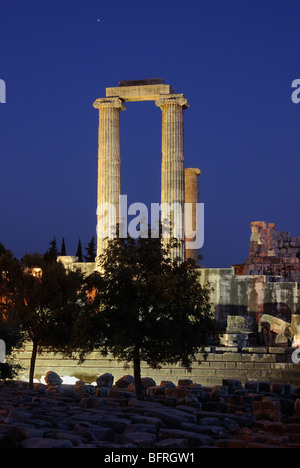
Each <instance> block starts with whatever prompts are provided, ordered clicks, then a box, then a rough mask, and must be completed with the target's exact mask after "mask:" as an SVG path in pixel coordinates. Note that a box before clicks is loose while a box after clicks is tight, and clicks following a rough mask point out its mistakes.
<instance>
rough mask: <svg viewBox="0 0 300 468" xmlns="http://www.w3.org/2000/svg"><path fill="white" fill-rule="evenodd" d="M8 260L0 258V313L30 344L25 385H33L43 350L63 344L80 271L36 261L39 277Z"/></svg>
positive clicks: (76, 301) (76, 292) (27, 268)
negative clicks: (18, 328)
mask: <svg viewBox="0 0 300 468" xmlns="http://www.w3.org/2000/svg"><path fill="white" fill-rule="evenodd" d="M26 260H27V262H28V263H29V264H30V265H31V266H30V267H24V265H23V264H22V263H21V262H19V261H18V260H16V259H15V258H13V257H12V255H7V256H1V257H0V297H5V298H6V301H5V303H4V304H0V313H1V312H3V313H5V314H6V315H7V316H8V317H10V318H11V320H12V321H13V322H14V323H15V324H18V325H19V326H20V328H21V330H22V333H23V339H24V340H26V341H31V342H32V345H33V347H32V355H31V363H30V373H29V386H30V388H32V386H33V378H34V369H35V361H36V357H37V354H38V352H41V351H42V350H43V349H59V347H60V345H61V343H66V342H67V340H68V337H69V332H70V329H71V328H72V316H73V315H72V314H73V313H75V311H76V308H77V307H80V303H79V301H78V291H79V290H80V287H81V284H82V275H81V273H80V272H78V271H75V272H71V271H67V270H65V268H64V267H63V265H62V264H61V263H49V262H47V261H46V262H45V261H44V262H43V263H41V262H39V264H38V268H39V270H40V274H38V275H36V274H35V272H34V271H33V270H34V268H33V265H34V259H32V261H30V256H29V255H27V259H26Z"/></svg>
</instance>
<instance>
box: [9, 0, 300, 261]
mask: <svg viewBox="0 0 300 468" xmlns="http://www.w3.org/2000/svg"><path fill="white" fill-rule="evenodd" d="M99 20H100V21H99ZM299 44H300V2H299V0H294V1H293V0H236V1H233V0H185V1H176V0H173V1H169V0H160V1H156V0H154V1H151V2H147V1H144V0H138V1H136V0H128V1H126V2H124V1H119V0H117V1H112V0H110V1H109V0H106V1H101V0H84V1H83V0H59V1H58V0H52V1H49V2H44V1H40V0H28V1H24V0H1V2H0V79H3V80H5V82H6V87H7V95H6V101H7V102H6V104H0V170H1V179H0V180H1V185H0V242H2V243H3V244H4V245H5V247H7V248H9V249H11V250H12V251H13V252H14V254H15V255H16V256H17V257H19V258H20V257H21V256H23V255H24V253H25V252H41V253H44V252H45V251H46V250H47V248H48V246H49V242H50V241H51V240H52V239H53V237H54V236H55V237H56V239H57V242H58V245H59V246H60V244H61V240H62V238H63V237H64V238H65V241H66V247H67V254H69V255H74V254H75V251H76V248H77V243H78V239H79V238H80V239H81V241H82V245H83V247H85V246H86V245H87V243H88V242H89V241H90V239H91V237H92V236H93V235H94V234H95V231H96V191H97V145H98V142H97V139H98V135H97V132H98V113H97V111H96V110H95V109H94V108H93V106H92V104H93V102H94V101H95V99H97V98H101V97H105V88H106V87H111V86H118V82H119V81H120V80H134V79H142V78H162V79H163V80H164V82H165V83H166V84H170V85H171V86H172V87H173V88H174V89H175V91H176V92H177V93H184V95H185V96H186V98H187V99H188V101H189V103H190V108H189V109H188V110H186V111H185V113H184V116H185V161H186V167H199V168H200V169H201V171H202V175H201V177H200V201H201V202H203V203H205V244H204V247H203V249H202V254H203V255H204V260H203V263H204V265H205V266H207V267H228V266H230V265H231V264H234V263H239V262H242V261H243V260H244V259H245V258H246V257H247V254H248V249H249V236H250V227H249V226H250V222H251V221H263V220H265V221H267V222H274V223H275V224H276V226H277V229H278V230H282V231H290V232H291V235H294V236H295V235H300V217H299V192H300V188H299V173H300V170H299V169H300V159H299V149H300V104H299V105H296V104H294V103H293V102H292V100H291V94H292V91H293V89H292V88H291V83H292V81H293V80H294V79H298V78H299V79H300V49H299ZM126 108H127V110H126V111H125V112H122V113H121V116H120V119H121V164H122V167H121V171H122V172H121V175H122V193H123V194H128V199H129V202H133V201H139V202H144V203H146V204H149V203H150V202H159V201H160V164H161V147H160V145H161V111H160V109H159V108H157V107H156V106H155V104H154V103H153V102H145V103H128V104H126Z"/></svg>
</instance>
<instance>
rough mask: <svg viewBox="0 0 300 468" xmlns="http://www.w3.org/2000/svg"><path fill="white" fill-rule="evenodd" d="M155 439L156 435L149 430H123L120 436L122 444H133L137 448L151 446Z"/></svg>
mask: <svg viewBox="0 0 300 468" xmlns="http://www.w3.org/2000/svg"><path fill="white" fill-rule="evenodd" d="M156 441H157V439H156V435H155V434H151V433H150V432H125V433H124V434H123V435H122V436H121V443H122V444H134V445H135V446H136V447H138V448H149V447H152V446H153V445H154V444H155V443H156Z"/></svg>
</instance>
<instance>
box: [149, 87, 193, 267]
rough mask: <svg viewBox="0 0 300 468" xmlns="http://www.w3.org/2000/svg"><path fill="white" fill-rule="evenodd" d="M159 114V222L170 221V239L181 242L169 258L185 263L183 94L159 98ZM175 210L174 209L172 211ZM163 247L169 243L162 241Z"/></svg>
mask: <svg viewBox="0 0 300 468" xmlns="http://www.w3.org/2000/svg"><path fill="white" fill-rule="evenodd" d="M155 104H156V105H157V107H160V109H161V110H162V164H161V220H162V225H163V226H164V223H165V221H166V220H167V219H170V214H171V222H170V235H171V237H172V236H173V237H176V238H179V239H182V242H181V245H180V246H179V247H175V248H173V249H172V251H171V258H175V257H179V258H180V260H181V261H184V260H185V241H184V201H185V186H184V183H185V181H184V124H183V111H184V110H185V109H187V108H188V107H189V105H188V102H187V99H186V98H185V97H184V96H183V94H173V95H169V96H167V97H160V98H159V99H157V100H156V101H155ZM174 208H175V209H174ZM165 241H166V243H167V242H168V239H167V238H166V239H165Z"/></svg>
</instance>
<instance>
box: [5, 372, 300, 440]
mask: <svg viewBox="0 0 300 468" xmlns="http://www.w3.org/2000/svg"><path fill="white" fill-rule="evenodd" d="M113 381H114V377H113V376H112V375H111V374H109V373H106V374H104V375H102V376H100V377H99V378H98V379H97V384H98V385H97V386H95V385H90V384H87V383H85V382H83V381H77V382H76V383H75V384H74V385H69V384H63V383H61V379H60V377H59V376H58V375H57V374H55V373H54V372H50V373H48V374H47V376H46V378H45V382H47V384H46V385H45V384H41V383H35V384H34V388H33V390H29V389H28V384H27V383H26V382H21V381H6V382H0V448H112V449H113V448H115V449H117V448H160V449H182V448H183V449H185V448H186V449H193V448H195V449H196V448H208V447H209V448H300V389H295V388H293V386H292V385H288V384H275V383H274V384H270V383H267V382H247V383H246V384H245V385H244V386H243V385H242V384H241V382H239V381H237V380H229V379H224V380H223V381H222V385H215V386H213V387H204V386H201V385H199V384H195V383H193V382H192V381H191V380H179V381H178V385H177V386H176V385H175V384H174V383H173V382H169V381H163V382H161V384H160V385H156V383H155V382H154V381H153V379H151V378H144V379H143V385H144V394H145V398H144V400H143V401H139V400H136V398H135V396H134V385H133V383H132V382H133V379H132V376H128V375H127V376H124V378H122V379H119V381H117V382H116V384H115V385H113ZM103 385H107V386H106V387H104V386H103ZM126 385H127V386H126Z"/></svg>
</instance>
